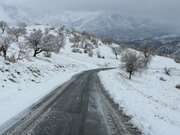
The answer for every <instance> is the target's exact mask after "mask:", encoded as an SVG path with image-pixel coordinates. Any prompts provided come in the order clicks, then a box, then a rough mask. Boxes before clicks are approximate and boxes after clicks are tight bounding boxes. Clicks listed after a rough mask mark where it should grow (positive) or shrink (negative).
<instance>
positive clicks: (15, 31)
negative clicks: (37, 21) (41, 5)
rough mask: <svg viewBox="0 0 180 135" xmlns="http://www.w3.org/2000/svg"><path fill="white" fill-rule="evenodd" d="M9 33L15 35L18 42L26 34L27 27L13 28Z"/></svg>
mask: <svg viewBox="0 0 180 135" xmlns="http://www.w3.org/2000/svg"><path fill="white" fill-rule="evenodd" d="M9 33H11V34H13V35H14V36H15V38H16V42H18V39H19V36H23V35H25V34H26V28H25V27H19V28H12V29H9Z"/></svg>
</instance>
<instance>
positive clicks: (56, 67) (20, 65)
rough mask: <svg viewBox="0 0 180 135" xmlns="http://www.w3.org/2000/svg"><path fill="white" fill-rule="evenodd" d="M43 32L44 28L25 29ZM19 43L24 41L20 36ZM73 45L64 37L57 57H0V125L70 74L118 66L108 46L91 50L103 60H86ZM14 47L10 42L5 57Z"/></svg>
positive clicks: (86, 57)
mask: <svg viewBox="0 0 180 135" xmlns="http://www.w3.org/2000/svg"><path fill="white" fill-rule="evenodd" d="M34 28H36V29H39V28H40V29H44V26H32V27H28V28H27V30H28V31H32V29H34ZM20 42H24V38H22V37H20ZM72 45H73V44H72V43H70V42H69V37H67V40H66V44H65V47H64V49H62V50H61V51H60V53H59V54H54V53H52V56H51V58H46V57H44V56H43V55H42V54H40V55H38V56H37V57H36V58H34V57H32V54H31V53H30V54H29V57H27V58H24V59H22V60H18V61H17V62H15V63H10V62H8V61H5V60H4V58H3V57H2V56H0V125H2V124H4V123H5V122H7V121H8V120H9V119H11V118H12V117H14V116H15V115H17V114H19V113H20V112H22V111H23V110H25V109H26V108H28V107H29V106H31V105H32V104H33V103H35V102H37V101H38V100H40V99H41V98H43V97H44V96H45V95H47V94H48V93H50V92H51V91H52V90H54V89H55V88H56V87H58V86H60V85H62V84H63V83H64V82H66V81H68V80H69V79H70V78H71V77H72V76H73V75H75V74H77V73H80V72H82V71H85V70H88V69H95V68H102V67H117V66H118V62H119V61H118V60H116V59H115V56H114V55H113V54H112V52H111V49H110V48H109V47H108V46H105V45H102V46H99V47H98V48H96V49H94V54H96V51H100V52H101V55H103V56H105V59H99V58H97V56H96V55H94V56H93V57H89V56H88V54H85V53H82V54H80V53H73V52H71V50H72V48H71V46H72ZM16 46H17V44H16V43H13V44H12V45H11V47H10V48H9V50H8V55H11V54H13V53H15V52H18V51H17V50H18V47H16Z"/></svg>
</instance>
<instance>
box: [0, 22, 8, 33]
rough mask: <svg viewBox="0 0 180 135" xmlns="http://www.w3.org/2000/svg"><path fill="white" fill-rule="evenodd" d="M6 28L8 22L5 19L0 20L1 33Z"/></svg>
mask: <svg viewBox="0 0 180 135" xmlns="http://www.w3.org/2000/svg"><path fill="white" fill-rule="evenodd" d="M7 28H8V24H7V23H6V22H5V21H0V29H1V30H2V34H3V33H4V32H5V30H6V29H7Z"/></svg>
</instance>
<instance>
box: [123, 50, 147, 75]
mask: <svg viewBox="0 0 180 135" xmlns="http://www.w3.org/2000/svg"><path fill="white" fill-rule="evenodd" d="M121 62H122V68H123V69H125V70H126V71H127V72H128V73H129V79H131V76H132V75H133V74H134V73H135V72H137V71H139V70H141V69H143V68H144V67H145V66H144V63H143V61H142V58H141V56H140V55H138V54H137V52H135V51H130V50H128V51H126V52H125V53H124V54H123V55H122V57H121Z"/></svg>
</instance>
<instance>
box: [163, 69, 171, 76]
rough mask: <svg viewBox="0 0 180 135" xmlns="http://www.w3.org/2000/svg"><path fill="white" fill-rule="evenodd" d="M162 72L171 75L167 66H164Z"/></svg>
mask: <svg viewBox="0 0 180 135" xmlns="http://www.w3.org/2000/svg"><path fill="white" fill-rule="evenodd" d="M164 72H165V74H166V75H168V76H171V70H170V69H169V68H167V67H165V68H164Z"/></svg>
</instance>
